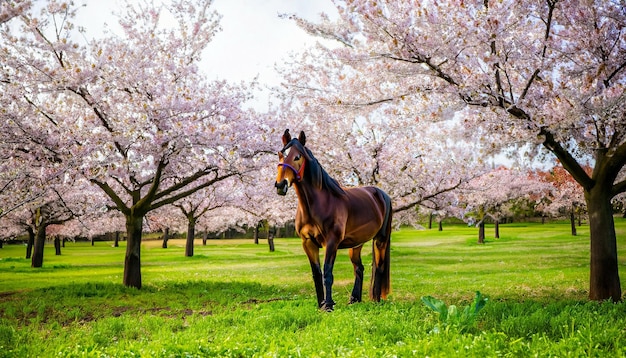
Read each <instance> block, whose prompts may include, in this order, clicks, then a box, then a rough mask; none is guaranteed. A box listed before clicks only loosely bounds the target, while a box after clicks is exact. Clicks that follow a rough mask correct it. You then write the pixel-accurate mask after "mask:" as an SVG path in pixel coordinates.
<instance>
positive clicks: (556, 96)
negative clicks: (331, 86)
mask: <svg viewBox="0 0 626 358" xmlns="http://www.w3.org/2000/svg"><path fill="white" fill-rule="evenodd" d="M334 3H335V4H336V5H337V9H338V15H339V17H338V19H337V20H330V19H329V18H328V17H324V18H322V19H321V20H320V21H319V22H318V23H310V22H307V21H305V20H302V19H296V21H298V22H299V23H300V24H301V25H302V27H303V28H304V29H306V30H307V31H309V32H310V33H311V34H313V35H316V36H320V37H323V38H325V39H330V40H334V43H335V45H333V47H327V48H326V49H322V55H321V57H320V58H330V59H331V60H332V62H334V63H335V64H336V66H335V69H336V70H335V71H332V70H330V71H329V70H327V69H326V68H325V67H324V66H327V65H328V62H330V61H324V64H323V65H321V66H319V67H317V68H311V71H314V72H316V73H321V72H322V71H323V72H331V73H337V72H342V73H343V74H344V75H345V76H346V80H348V81H351V82H353V83H354V87H353V88H354V90H353V91H352V92H350V94H354V92H359V94H358V95H357V96H356V97H355V98H356V99H357V100H358V103H365V102H367V103H380V102H385V103H393V104H395V107H396V108H398V109H399V110H400V109H404V108H408V109H409V111H413V112H423V111H424V109H428V108H450V107H452V108H458V107H459V106H462V107H463V110H462V111H459V113H458V115H459V118H460V120H462V121H463V122H464V123H465V124H466V126H468V127H470V128H473V129H474V134H475V136H476V137H477V138H482V139H484V140H485V141H487V142H489V144H490V145H493V146H494V148H497V147H501V146H508V145H512V144H518V145H520V146H523V145H525V144H538V145H540V146H541V147H543V148H544V150H547V151H548V152H550V153H552V154H553V155H554V156H555V157H556V158H558V160H559V161H560V162H561V163H562V165H563V167H564V168H565V169H566V170H567V171H568V172H569V173H570V174H571V175H572V177H573V178H574V179H575V180H576V182H577V183H578V184H579V185H580V186H581V187H582V188H583V191H584V195H585V201H586V204H587V208H588V210H589V220H590V232H591V264H590V267H591V270H590V286H589V298H590V299H592V300H604V299H613V300H614V301H618V300H621V293H622V291H621V285H620V279H619V270H618V261H617V245H616V236H615V227H614V222H613V216H612V207H611V199H612V198H613V197H614V196H616V195H618V194H620V193H622V192H624V191H626V181H625V180H623V179H617V178H618V175H619V173H620V172H621V171H622V170H623V168H624V164H626V116H625V115H624V108H626V106H625V105H624V101H625V99H626V96H625V93H624V84H625V82H626V44H625V38H624V36H623V33H624V25H625V24H626V13H625V12H624V9H623V4H622V3H621V2H616V1H559V0H524V1H517V0H515V1H513V0H506V1H489V0H484V1H464V0H449V1H437V2H431V1H425V2H424V1H391V0H390V1H368V0H353V1H345V2H344V1H339V0H336V1H334ZM320 76H321V75H320ZM346 94H347V93H346ZM339 95H341V94H339ZM342 97H347V96H345V95H343V96H340V98H338V99H337V100H341V101H342V103H343V102H348V101H352V98H348V99H344V98H342ZM587 162H590V163H591V166H592V167H593V171H592V173H591V174H588V173H587V172H586V171H585V170H584V165H585V164H586V163H587Z"/></svg>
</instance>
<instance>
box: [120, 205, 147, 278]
mask: <svg viewBox="0 0 626 358" xmlns="http://www.w3.org/2000/svg"><path fill="white" fill-rule="evenodd" d="M142 229H143V215H140V216H133V215H132V214H131V215H127V216H126V240H127V241H126V257H125V258H124V285H125V286H127V287H134V288H141V234H142Z"/></svg>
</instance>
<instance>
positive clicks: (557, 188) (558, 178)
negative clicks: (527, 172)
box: [535, 165, 591, 236]
mask: <svg viewBox="0 0 626 358" xmlns="http://www.w3.org/2000/svg"><path fill="white" fill-rule="evenodd" d="M585 170H586V171H587V172H591V168H585ZM535 175H536V177H537V179H539V180H542V181H545V182H546V183H548V184H550V187H549V189H548V190H546V195H545V196H544V199H543V200H542V201H540V203H539V205H538V208H537V209H538V210H540V211H542V212H544V213H547V214H548V215H551V216H560V215H562V214H563V213H564V212H565V213H567V214H568V215H567V216H569V219H570V226H571V230H572V235H574V236H575V235H576V214H577V213H578V211H581V210H583V208H584V203H585V197H584V194H583V189H582V188H581V187H580V185H578V183H576V181H575V180H574V178H572V176H571V175H570V174H569V173H568V172H567V171H566V170H565V169H564V168H563V167H562V166H560V165H559V166H555V167H554V168H552V169H551V170H549V171H546V172H542V171H538V172H537V173H536V174H535Z"/></svg>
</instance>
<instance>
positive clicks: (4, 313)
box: [0, 281, 297, 326]
mask: <svg viewBox="0 0 626 358" xmlns="http://www.w3.org/2000/svg"><path fill="white" fill-rule="evenodd" d="M296 297H297V294H296V293H295V292H286V291H285V290H284V289H281V288H278V287H276V286H273V285H262V284H259V283H254V282H212V281H191V282H165V283H163V284H161V285H159V286H153V285H146V286H144V287H143V288H142V289H135V288H129V287H125V286H123V285H121V284H114V283H77V284H67V285H59V286H53V287H47V288H41V289H34V290H28V291H16V292H4V293H2V294H1V295H0V317H4V318H6V319H9V320H12V321H13V320H14V321H17V322H18V323H19V324H26V325H27V324H33V323H48V322H58V323H60V324H61V325H63V326H65V325H68V324H70V323H72V322H76V321H79V322H80V321H83V322H88V321H92V320H96V319H99V318H103V317H111V316H112V317H119V316H122V315H141V314H151V315H159V316H164V317H184V316H191V315H200V316H209V315H212V314H213V312H214V311H223V310H228V309H239V308H246V307H250V306H254V305H260V304H264V303H269V302H276V301H290V300H294V299H296Z"/></svg>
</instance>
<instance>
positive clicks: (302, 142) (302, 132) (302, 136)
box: [298, 131, 306, 145]
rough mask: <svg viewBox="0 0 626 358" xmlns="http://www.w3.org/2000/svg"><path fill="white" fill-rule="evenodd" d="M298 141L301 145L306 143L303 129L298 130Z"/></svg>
mask: <svg viewBox="0 0 626 358" xmlns="http://www.w3.org/2000/svg"><path fill="white" fill-rule="evenodd" d="M298 142H300V144H302V145H306V136H305V135H304V131H300V135H299V136H298Z"/></svg>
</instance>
